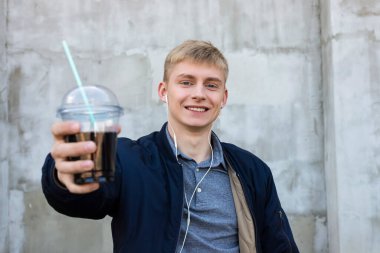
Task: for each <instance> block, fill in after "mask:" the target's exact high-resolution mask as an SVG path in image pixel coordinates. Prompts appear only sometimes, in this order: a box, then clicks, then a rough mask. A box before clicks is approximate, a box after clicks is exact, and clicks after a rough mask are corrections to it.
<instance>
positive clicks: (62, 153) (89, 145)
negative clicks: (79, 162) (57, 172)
mask: <svg viewBox="0 0 380 253" xmlns="http://www.w3.org/2000/svg"><path fill="white" fill-rule="evenodd" d="M95 151H96V145H95V143H94V142H92V141H83V142H71V143H63V142H59V143H56V144H55V145H54V146H53V148H52V150H51V155H52V156H53V158H54V159H55V160H56V159H57V158H63V159H66V158H67V157H78V156H81V155H86V154H91V153H94V152H95Z"/></svg>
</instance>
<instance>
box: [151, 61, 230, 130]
mask: <svg viewBox="0 0 380 253" xmlns="http://www.w3.org/2000/svg"><path fill="white" fill-rule="evenodd" d="M224 76H225V75H224V72H223V71H222V70H221V69H219V68H218V67H216V66H214V65H210V64H207V63H196V62H193V61H190V60H185V61H182V62H180V63H178V64H176V65H175V66H173V68H172V69H171V70H170V73H169V75H168V79H167V81H166V82H162V83H160V85H159V89H158V93H159V96H160V97H161V99H162V100H163V101H165V100H166V99H165V96H167V102H168V108H169V113H168V120H169V122H170V124H171V125H172V126H173V127H174V128H175V129H176V130H177V129H178V130H180V129H187V130H190V131H210V129H211V127H212V123H213V122H214V121H215V120H216V118H217V117H218V115H219V113H220V110H221V107H223V106H224V105H225V104H226V102H227V97H228V92H227V89H226V87H225V77H224Z"/></svg>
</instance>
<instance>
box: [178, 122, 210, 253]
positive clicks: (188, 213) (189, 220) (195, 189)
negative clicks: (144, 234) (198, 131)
mask: <svg viewBox="0 0 380 253" xmlns="http://www.w3.org/2000/svg"><path fill="white" fill-rule="evenodd" d="M208 144H209V145H210V149H211V162H210V167H209V168H208V169H207V171H206V173H205V174H204V175H203V177H202V178H201V180H199V182H198V184H197V185H196V186H195V188H194V191H193V193H192V194H191V197H190V200H189V201H188V200H187V196H186V191H184V195H185V201H186V205H187V222H186V231H185V235H184V237H183V242H182V246H181V249H180V251H179V253H181V252H182V250H183V247H184V246H185V242H186V238H187V234H188V232H189V227H190V222H191V212H190V205H191V202H192V201H193V197H194V194H195V192H196V191H197V189H198V187H199V185H200V184H201V183H202V181H203V179H205V177H206V176H207V174H208V173H209V172H210V170H211V168H212V165H213V162H214V150H213V148H212V145H211V129H210V134H209V139H208Z"/></svg>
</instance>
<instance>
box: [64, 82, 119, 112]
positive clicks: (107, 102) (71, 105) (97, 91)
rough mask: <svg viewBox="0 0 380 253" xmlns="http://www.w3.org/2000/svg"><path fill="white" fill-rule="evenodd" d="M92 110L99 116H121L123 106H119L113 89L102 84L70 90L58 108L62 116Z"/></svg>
mask: <svg viewBox="0 0 380 253" xmlns="http://www.w3.org/2000/svg"><path fill="white" fill-rule="evenodd" d="M82 92H84V93H85V95H86V97H87V100H88V103H86V102H85V100H84V97H83V95H82ZM90 112H92V113H93V114H94V115H99V116H100V115H102V114H107V115H108V116H121V115H122V114H123V108H121V107H120V106H119V102H118V100H117V98H116V96H115V94H114V93H113V92H112V91H110V90H109V89H107V88H105V87H103V86H100V85H89V86H83V87H82V88H79V87H76V88H73V89H71V90H69V91H68V92H67V93H66V94H65V96H64V97H63V99H62V103H61V106H60V107H59V108H58V110H57V114H58V116H59V117H61V118H65V117H66V116H67V115H69V114H83V115H84V114H87V115H88V114H90Z"/></svg>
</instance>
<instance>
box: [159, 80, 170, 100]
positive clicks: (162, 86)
mask: <svg viewBox="0 0 380 253" xmlns="http://www.w3.org/2000/svg"><path fill="white" fill-rule="evenodd" d="M158 96H159V97H160V99H161V101H163V102H165V103H167V101H168V97H167V89H166V83H165V82H160V83H159V84H158Z"/></svg>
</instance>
